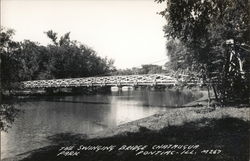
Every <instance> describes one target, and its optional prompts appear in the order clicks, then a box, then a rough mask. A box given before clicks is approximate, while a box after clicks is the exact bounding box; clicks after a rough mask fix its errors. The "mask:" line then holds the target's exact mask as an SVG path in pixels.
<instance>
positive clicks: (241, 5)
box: [156, 0, 250, 103]
mask: <svg viewBox="0 0 250 161" xmlns="http://www.w3.org/2000/svg"><path fill="white" fill-rule="evenodd" d="M156 1H157V2H164V1H166V2H167V8H166V9H165V10H164V11H162V12H160V14H161V15H163V16H164V17H165V18H166V19H167V25H166V26H165V27H164V31H165V36H166V37H167V38H169V39H178V40H180V41H181V43H183V44H184V45H185V47H186V48H187V50H188V52H187V53H186V54H188V55H189V56H188V57H190V58H191V59H188V61H184V62H183V63H186V64H190V63H191V64H192V65H189V66H191V67H192V68H190V69H193V70H195V71H198V72H200V73H201V74H202V75H203V76H202V77H203V78H204V80H205V81H206V83H207V84H208V85H209V84H212V85H213V87H214V90H215V91H216V92H215V93H216V94H217V91H218V97H219V98H220V100H221V101H222V103H226V102H228V101H230V100H231V99H232V98H233V97H234V98H235V95H237V96H239V99H241V100H240V101H247V99H248V98H249V92H247V91H249V79H247V78H246V77H245V76H244V74H246V73H248V72H249V69H246V66H247V64H248V63H249V62H248V59H247V57H248V56H249V50H248V49H246V46H249V44H250V43H249V27H248V21H249V6H248V3H247V0H228V1H222V0H208V1H205V0H181V1H176V0H156ZM244 49H245V50H244ZM184 60H186V59H184ZM239 84H242V85H239ZM234 101H235V99H234Z"/></svg>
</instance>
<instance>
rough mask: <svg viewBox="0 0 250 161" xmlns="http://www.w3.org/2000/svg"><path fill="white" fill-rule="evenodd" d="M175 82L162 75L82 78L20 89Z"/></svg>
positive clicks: (26, 83) (30, 83)
mask: <svg viewBox="0 0 250 161" xmlns="http://www.w3.org/2000/svg"><path fill="white" fill-rule="evenodd" d="M177 82H178V81H177V80H176V79H175V78H173V77H171V76H168V75H164V74H145V75H122V76H104V77H84V78H70V79H51V80H34V81H23V82H21V88H24V89H25V88H26V89H28V88H61V87H84V86H85V87H90V86H159V85H165V86H167V85H175V84H177Z"/></svg>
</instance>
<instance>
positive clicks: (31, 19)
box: [1, 0, 167, 68]
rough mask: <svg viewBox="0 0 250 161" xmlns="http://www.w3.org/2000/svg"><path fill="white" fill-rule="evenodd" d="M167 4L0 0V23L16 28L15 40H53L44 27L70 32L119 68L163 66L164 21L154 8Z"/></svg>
mask: <svg viewBox="0 0 250 161" xmlns="http://www.w3.org/2000/svg"><path fill="white" fill-rule="evenodd" d="M164 7H165V5H164V4H157V3H155V2H154V0H50V1H49V0H1V25H2V26H4V27H7V28H12V29H15V31H16V34H15V36H14V39H15V40H17V41H22V40H24V39H30V40H32V41H37V42H39V43H41V44H44V45H46V44H48V43H50V40H49V39H48V38H47V37H46V36H45V34H44V33H43V32H44V31H48V30H50V29H52V30H53V31H55V32H58V33H59V35H62V34H64V33H66V32H71V39H72V40H77V41H80V42H82V43H84V44H86V45H88V46H90V47H92V48H93V49H94V50H95V51H97V53H98V55H100V56H103V57H104V56H107V57H109V58H112V59H114V60H115V66H116V67H118V68H131V67H139V66H140V65H142V64H148V63H153V62H157V63H154V64H158V65H162V64H164V63H165V61H164V59H165V60H166V59H167V56H166V48H165V43H166V39H165V38H164V37H163V35H164V33H163V31H162V29H163V25H164V24H165V20H164V18H162V17H161V16H160V15H158V14H156V13H157V12H159V11H161V10H163V9H164ZM161 60H163V61H161Z"/></svg>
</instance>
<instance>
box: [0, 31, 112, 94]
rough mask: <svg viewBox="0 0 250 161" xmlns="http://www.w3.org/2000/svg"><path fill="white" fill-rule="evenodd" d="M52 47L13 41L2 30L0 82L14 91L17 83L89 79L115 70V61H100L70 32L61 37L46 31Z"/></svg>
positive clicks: (94, 53)
mask: <svg viewBox="0 0 250 161" xmlns="http://www.w3.org/2000/svg"><path fill="white" fill-rule="evenodd" d="M45 34H46V36H47V37H48V38H49V39H50V40H51V42H52V43H51V44H49V45H47V46H44V45H41V44H39V43H37V42H33V41H30V40H24V41H21V42H17V41H14V40H13V39H12V36H13V35H14V31H13V30H11V29H5V28H3V27H1V33H0V36H1V37H0V47H1V83H2V88H3V89H8V88H13V87H14V86H15V85H16V83H15V82H19V81H27V80H39V79H58V78H75V77H88V76H96V75H102V74H105V73H110V72H112V71H113V70H115V68H114V66H113V64H114V61H113V60H112V59H108V58H101V57H100V56H98V55H97V53H96V52H95V51H94V50H93V49H91V48H89V47H88V46H86V45H84V44H81V43H79V42H77V41H72V40H70V33H66V34H64V35H63V36H61V37H60V38H58V34H57V33H55V32H53V31H52V30H50V31H47V32H45Z"/></svg>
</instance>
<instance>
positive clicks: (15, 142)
mask: <svg viewBox="0 0 250 161" xmlns="http://www.w3.org/2000/svg"><path fill="white" fill-rule="evenodd" d="M195 99H197V96H194V95H193V94H192V93H191V92H188V91H186V92H178V91H173V90H167V91H152V90H135V91H122V92H121V91H120V92H112V93H111V94H104V95H91V96H85V95H83V96H65V97H43V98H39V99H34V100H32V101H29V102H25V103H22V104H21V105H19V106H18V108H20V109H22V110H23V112H22V113H20V114H19V115H18V117H17V118H16V121H15V122H14V124H13V125H12V127H11V128H10V129H9V132H8V133H5V132H2V133H1V141H2V142H1V158H7V157H13V156H15V155H17V154H20V153H24V152H28V151H30V150H33V149H37V148H40V147H43V146H47V145H49V144H50V142H49V140H48V139H47V138H48V137H49V136H53V135H55V134H60V133H75V134H79V133H81V134H89V133H93V132H98V131H100V130H103V129H105V128H108V127H114V126H117V125H119V124H123V123H126V122H130V121H133V120H137V119H140V118H143V117H147V116H150V115H152V114H155V113H158V112H161V111H167V110H168V109H169V108H167V107H163V106H175V105H182V104H185V103H187V102H191V101H193V100H195Z"/></svg>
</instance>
